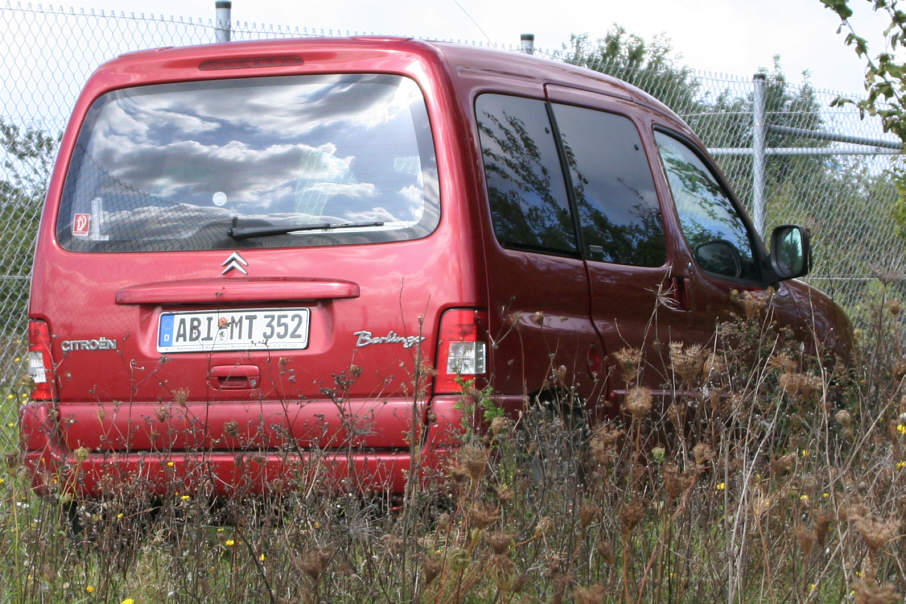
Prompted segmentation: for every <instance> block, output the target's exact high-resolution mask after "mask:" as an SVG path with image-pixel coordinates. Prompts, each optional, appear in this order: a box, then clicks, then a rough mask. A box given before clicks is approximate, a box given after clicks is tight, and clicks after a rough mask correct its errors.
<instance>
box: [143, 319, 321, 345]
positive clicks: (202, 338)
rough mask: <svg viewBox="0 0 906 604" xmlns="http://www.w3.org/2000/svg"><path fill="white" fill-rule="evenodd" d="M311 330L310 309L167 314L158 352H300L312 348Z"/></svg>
mask: <svg viewBox="0 0 906 604" xmlns="http://www.w3.org/2000/svg"><path fill="white" fill-rule="evenodd" d="M308 327H309V309H307V308H249V309H239V310H210V311H194V312H165V313H162V314H161V315H160V322H159V323H158V329H157V351H158V352H210V351H213V350H300V349H303V348H306V347H308Z"/></svg>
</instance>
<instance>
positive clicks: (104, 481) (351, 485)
mask: <svg viewBox="0 0 906 604" xmlns="http://www.w3.org/2000/svg"><path fill="white" fill-rule="evenodd" d="M449 451H452V449H434V450H432V451H431V452H430V453H429V452H428V451H424V452H423V455H422V458H421V462H420V463H419V464H418V467H417V468H416V467H415V466H414V464H413V461H412V457H411V456H410V455H409V453H408V452H406V453H356V452H350V453H348V454H341V453H335V452H333V453H323V454H321V453H318V454H316V453H311V452H303V453H301V454H300V453H289V452H287V453H284V452H280V453H253V452H237V453H227V452H210V453H191V452H180V453H177V454H169V455H167V454H160V453H128V454H122V453H102V454H88V455H87V456H83V457H82V458H77V457H76V456H75V455H73V454H69V455H65V456H60V457H58V456H55V455H47V454H43V453H38V452H31V453H27V454H26V455H25V465H26V467H27V468H28V469H29V471H30V473H31V475H32V485H33V487H34V488H35V489H36V490H37V491H38V493H40V494H42V495H48V494H51V493H60V492H66V493H78V494H80V495H83V496H88V497H96V496H104V495H113V494H117V493H123V492H124V491H126V492H129V491H131V492H141V493H143V494H150V495H168V494H171V495H172V494H175V495H179V494H186V493H199V494H204V495H218V496H229V495H237V494H263V493H279V492H288V491H299V490H302V491H309V490H312V489H320V490H324V491H335V492H359V493H375V492H388V493H402V492H403V491H404V490H405V487H406V480H407V477H408V476H409V475H411V473H412V472H414V471H417V472H418V473H419V475H420V476H421V477H422V479H423V480H425V481H429V480H434V479H438V478H440V477H441V476H442V475H443V471H444V468H445V465H446V464H445V459H446V458H447V456H448V452H449ZM135 489H139V491H136V490H135Z"/></svg>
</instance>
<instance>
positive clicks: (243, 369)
mask: <svg viewBox="0 0 906 604" xmlns="http://www.w3.org/2000/svg"><path fill="white" fill-rule="evenodd" d="M208 384H210V386H211V388H214V389H215V390H251V389H253V388H257V387H258V366H257V365H215V366H214V367H211V371H210V372H209V373H208Z"/></svg>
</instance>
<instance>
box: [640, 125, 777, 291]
mask: <svg viewBox="0 0 906 604" xmlns="http://www.w3.org/2000/svg"><path fill="white" fill-rule="evenodd" d="M655 139H656V140H657V144H658V149H659V151H660V154H661V159H662V160H663V162H664V170H665V171H666V173H667V181H668V182H669V183H670V190H671V191H672V192H673V201H674V202H675V203H676V211H677V214H679V219H680V227H681V228H682V230H683V235H684V236H685V237H686V241H687V242H688V243H689V246H690V247H691V248H692V254H693V256H694V257H695V261H696V262H697V263H698V265H699V266H700V267H701V268H702V269H704V270H705V271H707V272H710V273H715V274H717V275H721V276H723V277H730V278H733V279H744V280H748V281H758V280H759V279H760V276H761V275H760V271H759V270H758V265H757V257H756V255H755V253H754V252H753V249H754V246H753V245H752V239H751V235H750V233H749V230H748V229H747V228H746V225H745V223H744V222H743V220H742V218H741V217H740V215H739V212H738V211H737V210H736V208H735V207H734V206H733V203H732V202H731V201H730V198H729V196H728V195H727V194H726V192H724V190H723V189H722V188H721V186H720V183H719V182H718V181H717V178H715V176H714V174H713V173H712V172H711V170H710V169H709V168H708V166H707V165H705V163H704V162H703V161H702V159H701V158H700V157H699V156H698V155H697V154H696V153H695V152H694V151H693V150H692V149H691V148H689V147H688V146H687V145H686V144H684V143H682V142H680V141H678V140H677V139H675V138H673V137H672V136H668V135H666V134H663V133H661V132H656V133H655Z"/></svg>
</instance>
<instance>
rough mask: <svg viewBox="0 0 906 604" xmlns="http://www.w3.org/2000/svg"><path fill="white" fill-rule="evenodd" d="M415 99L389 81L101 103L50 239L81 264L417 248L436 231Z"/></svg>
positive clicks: (153, 91) (424, 135) (85, 132)
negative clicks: (138, 255)
mask: <svg viewBox="0 0 906 604" xmlns="http://www.w3.org/2000/svg"><path fill="white" fill-rule="evenodd" d="M439 213H440V209H439V201H438V183H437V161H436V158H435V153H434V143H433V139H432V136H431V129H430V124H429V121H428V116H427V111H426V109H425V102H424V98H423V96H422V94H421V91H420V89H419V88H418V86H417V85H416V84H415V83H414V82H413V81H412V80H410V79H408V78H405V77H402V76H397V75H388V74H344V75H301V76H281V77H262V78H242V79H225V80H208V81H193V82H182V83H176V84H159V85H150V86H141V87H135V88H127V89H121V90H116V91H113V92H109V93H107V94H105V95H103V96H101V97H99V98H98V99H97V100H96V101H95V102H94V104H93V105H92V106H91V108H90V109H89V111H88V114H87V116H86V119H85V121H84V123H83V125H82V128H81V130H80V134H79V137H78V140H77V142H76V145H75V149H74V151H73V154H72V158H71V161H70V164H69V171H68V173H67V177H66V181H65V185H64V188H63V196H62V200H61V207H60V212H59V215H58V220H57V237H58V240H59V242H60V244H61V245H62V246H63V247H64V248H65V249H68V250H72V251H79V252H108V251H109V252H115V251H126V252H142V251H178V250H207V249H226V248H229V249H235V248H243V247H296V246H299V247H302V246H316V245H342V244H354V243H376V242H385V241H399V240H408V239H417V238H420V237H424V236H426V235H428V234H430V233H431V232H432V231H433V230H434V228H435V227H436V226H437V223H438V220H439Z"/></svg>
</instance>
